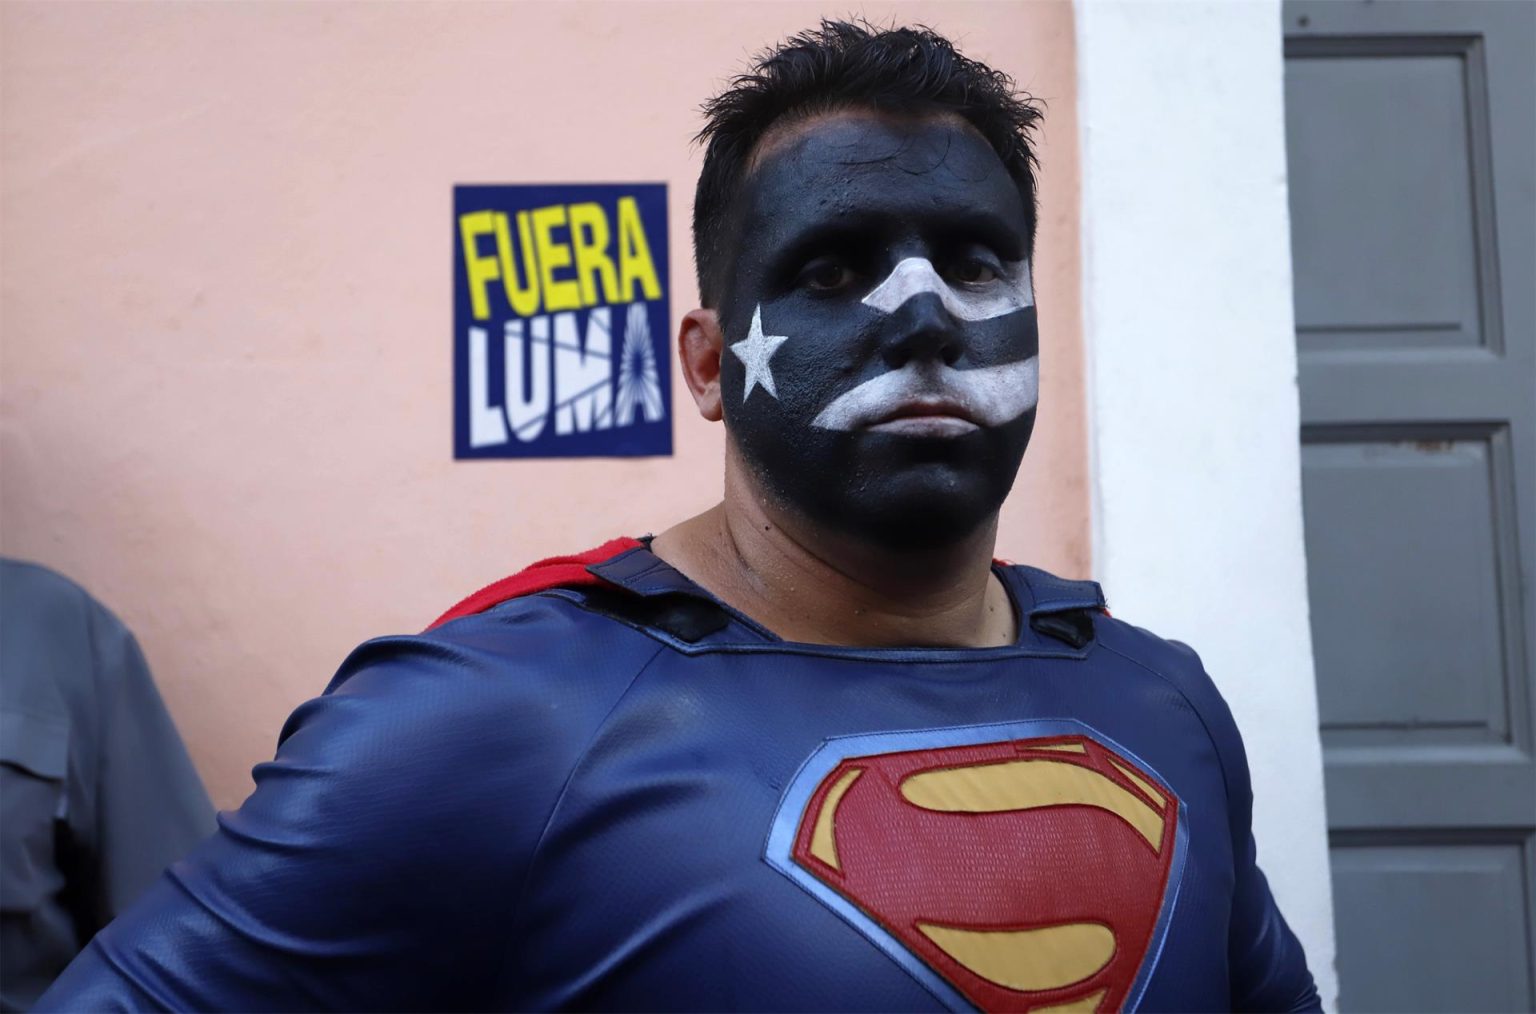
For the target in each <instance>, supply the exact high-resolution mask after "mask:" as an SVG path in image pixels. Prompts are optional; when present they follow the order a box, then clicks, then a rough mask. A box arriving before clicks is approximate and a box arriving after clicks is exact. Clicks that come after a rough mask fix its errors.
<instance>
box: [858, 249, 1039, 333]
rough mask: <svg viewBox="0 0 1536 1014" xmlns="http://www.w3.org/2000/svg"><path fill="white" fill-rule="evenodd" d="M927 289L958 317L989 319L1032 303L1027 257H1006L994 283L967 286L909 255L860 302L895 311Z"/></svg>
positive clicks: (1032, 291) (879, 308)
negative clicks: (970, 287) (1017, 258)
mask: <svg viewBox="0 0 1536 1014" xmlns="http://www.w3.org/2000/svg"><path fill="white" fill-rule="evenodd" d="M929 292H931V293H933V294H934V295H936V296H938V297H939V300H940V302H942V303H943V304H944V309H946V310H948V311H949V312H950V313H951V314H953V315H954V317H955V318H956V319H957V320H970V321H976V320H991V319H992V318H993V317H1001V316H1003V315H1004V314H1007V313H1013V312H1014V311H1016V310H1023V309H1025V308H1026V307H1030V306H1034V305H1035V289H1034V284H1033V283H1032V281H1031V280H1030V276H1029V261H1006V262H1004V263H1003V270H1002V273H1001V275H1000V276H999V278H998V279H997V281H996V282H995V283H994V284H991V285H987V286H985V287H981V288H976V289H969V288H965V287H963V286H962V287H960V288H956V287H955V286H953V285H951V284H949V283H948V282H946V281H945V280H944V279H943V277H942V276H940V275H939V273H938V272H937V271H935V270H934V268H933V264H932V263H930V262H929V260H928V258H926V257H908V258H907V259H906V260H903V261H902V262H901V263H899V264H897V265H896V267H895V268H894V269H893V270H892V271H891V273H890V275H888V276H887V277H886V279H885V281H883V282H881V283H880V284H879V285H877V286H875V288H874V289H873V290H872V291H871V292H870V294H869V295H867V296H865V297H864V300H863V302H864V305H865V306H872V307H874V308H875V309H876V310H879V311H881V312H882V313H895V312H896V310H897V309H899V308H900V307H901V306H902V305H903V304H904V303H906V301H907V300H909V299H911V298H913V297H914V296H920V295H922V294H924V293H929Z"/></svg>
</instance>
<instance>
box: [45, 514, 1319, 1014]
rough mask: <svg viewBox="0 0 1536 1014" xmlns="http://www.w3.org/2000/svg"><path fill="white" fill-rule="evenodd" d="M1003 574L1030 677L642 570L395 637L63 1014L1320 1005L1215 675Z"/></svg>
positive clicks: (1001, 651)
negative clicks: (764, 623) (800, 632)
mask: <svg viewBox="0 0 1536 1014" xmlns="http://www.w3.org/2000/svg"><path fill="white" fill-rule="evenodd" d="M997 573H998V574H999V576H1000V577H1001V579H1002V580H1003V582H1004V583H1005V586H1006V587H1007V589H1008V591H1009V593H1010V595H1011V597H1012V599H1013V601H1014V603H1015V606H1016V608H1017V610H1018V614H1019V619H1020V623H1019V629H1020V635H1019V639H1018V642H1017V643H1016V644H1014V645H1011V646H1008V647H1002V648H992V649H855V648H837V647H825V646H819V645H806V644H796V643H789V642H785V641H782V640H780V639H778V638H777V637H775V636H774V635H773V634H772V633H770V632H768V631H766V630H764V629H762V628H761V627H759V626H757V625H756V624H754V623H753V622H752V621H751V620H750V619H748V618H746V617H744V616H741V615H739V614H736V613H734V612H732V611H730V610H729V609H727V608H725V607H724V606H722V605H721V604H720V603H718V602H717V601H715V600H714V599H713V598H711V597H710V596H709V595H708V594H707V593H706V592H704V591H703V590H702V589H700V588H699V587H698V586H696V585H694V584H692V583H691V582H690V581H688V580H687V579H686V578H685V577H683V576H682V575H681V574H680V573H678V572H677V571H676V570H674V569H673V568H671V567H670V566H668V565H667V564H666V563H664V562H663V561H661V560H660V559H659V558H657V557H656V556H654V555H652V554H651V553H650V552H649V550H648V549H647V548H646V546H644V545H641V544H637V543H633V542H630V543H627V544H626V545H624V546H621V547H619V548H618V551H617V552H615V553H614V554H613V555H611V556H608V557H607V558H606V559H603V560H601V561H599V562H596V563H593V564H592V565H591V567H590V568H589V574H590V575H591V577H589V578H584V579H583V580H582V581H580V582H575V583H570V582H567V583H564V584H557V586H555V587H550V588H545V589H543V590H540V591H537V592H535V593H533V594H521V595H519V596H518V597H514V598H511V599H509V600H507V601H504V602H501V603H500V604H494V605H490V604H489V603H488V602H484V603H481V605H480V606H479V607H477V608H483V611H479V612H470V613H469V614H467V615H461V616H458V617H457V618H452V619H449V620H448V621H447V622H444V623H442V624H441V625H438V626H436V627H435V628H433V629H431V630H430V631H428V632H427V633H425V634H422V635H418V636H401V637H385V638H380V639H377V640H374V641H370V642H368V643H367V644H364V645H362V646H361V647H359V648H358V649H357V650H356V651H355V652H354V653H353V654H352V655H351V657H349V658H348V659H347V661H346V662H345V664H344V665H343V666H342V668H341V670H340V672H339V673H338V674H337V675H336V677H335V679H334V680H333V681H332V683H331V685H330V687H329V688H328V689H327V690H326V692H325V693H324V695H322V696H321V697H319V698H317V699H315V700H313V701H310V702H308V703H306V704H304V705H303V706H302V707H300V708H299V709H298V710H297V711H296V712H295V713H294V714H293V716H292V718H291V719H290V720H289V722H288V724H287V726H286V727H285V728H284V730H283V733H282V738H281V741H280V745H279V748H278V751H277V756H276V759H275V760H273V761H272V762H270V763H267V764H263V765H260V766H259V767H258V768H257V769H256V772H255V776H256V782H257V787H256V791H255V793H254V794H253V795H252V796H251V797H250V798H249V799H248V800H247V801H246V802H245V804H244V805H243V806H242V807H241V808H240V809H239V810H236V811H234V812H230V813H225V814H222V815H221V817H220V830H219V831H218V832H217V833H216V834H215V835H214V836H213V837H212V838H210V839H209V840H208V841H207V842H205V843H204V844H203V845H202V846H201V847H199V848H198V849H197V850H196V851H195V852H193V854H192V855H191V856H190V857H189V858H187V859H186V860H184V861H182V862H180V863H177V864H176V865H175V866H173V867H172V868H171V869H170V870H169V871H168V872H167V874H166V875H165V877H164V878H162V880H161V881H160V883H159V884H157V885H156V886H155V887H154V888H153V889H152V890H151V891H150V893H149V896H148V897H147V898H146V899H145V900H144V901H142V902H141V903H140V904H139V905H138V906H137V907H135V908H134V909H132V910H131V911H130V912H129V913H128V914H127V915H125V916H124V917H123V918H121V919H119V920H118V921H117V922H116V923H114V924H113V925H112V926H110V927H109V928H108V929H107V930H106V931H104V932H103V933H102V934H100V935H99V936H98V937H97V938H96V939H95V941H94V942H93V943H92V944H91V946H90V948H89V949H88V951H87V952H86V953H85V954H84V955H82V957H81V958H80V959H79V960H78V961H77V962H76V963H75V964H74V965H72V966H71V967H70V969H69V970H68V971H67V972H66V973H65V975H64V977H63V978H62V979H61V980H60V981H59V982H58V983H57V984H56V985H55V987H54V989H53V990H52V991H51V992H50V993H48V994H47V996H45V997H44V999H43V1002H42V1005H41V1007H40V1009H45V1010H81V1009H158V1008H174V1009H197V1010H234V1009H242V1010H250V1009H261V1010H277V1009H300V1008H303V1009H369V1010H402V1009H420V1010H426V1009H432V1010H448V1009H475V1010H492V1009H498V1010H514V1009H515V1010H523V1009H580V1010H870V1011H877V1010H878V1011H898V1010H944V1009H953V1010H967V1009H973V1008H982V1009H1009V1010H1032V1011H1037V1012H1041V1011H1049V1012H1055V1011H1067V1010H1095V1009H1099V1010H1109V1009H1132V1008H1134V1009H1141V1010H1184V1011H1191V1010H1247V1009H1271V1010H1302V1009H1318V999H1317V994H1316V991H1315V989H1314V987H1313V983H1312V978H1311V976H1310V974H1309V973H1308V971H1307V967H1306V962H1305V959H1304V957H1303V954H1302V950H1301V947H1300V945H1299V944H1298V942H1297V941H1296V938H1295V937H1294V936H1293V935H1292V933H1291V932H1290V930H1289V929H1288V928H1287V926H1286V924H1285V921H1284V919H1283V918H1282V917H1281V915H1280V912H1279V911H1278V909H1277V908H1276V906H1275V903H1274V900H1273V898H1272V897H1271V895H1270V891H1269V888H1268V885H1267V884H1266V882H1265V880H1264V876H1263V874H1262V873H1261V872H1260V871H1259V868H1258V866H1257V865H1256V862H1255V855H1254V843H1253V838H1252V835H1251V833H1250V820H1251V805H1252V800H1251V792H1250V787H1249V779H1248V768H1247V762H1246V759H1245V757H1244V754H1243V747H1242V742H1241V739H1240V737H1239V735H1238V732H1237V729H1236V727H1235V725H1234V724H1233V721H1232V717H1231V715H1230V713H1229V712H1228V710H1227V707H1226V705H1225V704H1224V703H1223V701H1222V699H1221V696H1220V695H1219V693H1218V692H1217V690H1216V688H1215V687H1214V685H1213V684H1212V683H1211V680H1210V678H1209V677H1208V676H1207V675H1206V673H1205V672H1204V670H1203V669H1202V667H1201V664H1200V661H1199V659H1198V658H1197V657H1196V656H1195V654H1194V653H1193V652H1192V651H1190V650H1189V649H1188V648H1186V647H1184V646H1182V645H1179V644H1175V643H1171V642H1167V641H1163V640H1161V639H1159V638H1157V637H1155V636H1153V635H1151V634H1149V633H1147V632H1146V631H1143V630H1140V629H1137V628H1135V627H1133V626H1131V625H1129V624H1127V623H1124V622H1122V621H1120V620H1118V619H1112V618H1110V617H1109V616H1108V615H1107V614H1105V613H1104V612H1103V611H1102V607H1103V598H1102V595H1101V593H1100V591H1099V588H1098V586H1097V585H1095V584H1092V583H1090V582H1072V581H1064V580H1061V579H1058V578H1055V577H1052V576H1051V575H1049V574H1046V573H1045V572H1043V571H1039V570H1035V569H1032V568H1027V567H999V568H998V571H997ZM596 579H601V583H598V582H597V581H596ZM494 597H495V596H491V598H494ZM487 605H488V606H489V607H488V608H484V607H485V606H487Z"/></svg>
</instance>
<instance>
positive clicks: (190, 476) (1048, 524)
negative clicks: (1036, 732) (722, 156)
mask: <svg viewBox="0 0 1536 1014" xmlns="http://www.w3.org/2000/svg"><path fill="white" fill-rule="evenodd" d="M848 6H849V7H854V6H856V5H848ZM837 9H838V10H839V11H842V10H844V9H847V8H846V7H839V8H837ZM828 10H830V8H828V7H827V6H826V5H824V4H801V3H793V4H791V3H786V4H767V3H710V4H704V3H654V4H653V3H565V4H502V5H495V4H452V3H381V4H343V3H310V4H294V3H229V4H187V3H105V4H90V3H68V4H53V3H30V2H7V3H3V4H0V89H3V91H0V120H3V145H4V147H3V160H0V172H3V183H0V187H3V190H0V195H3V203H0V284H3V288H0V300H3V302H0V550H3V552H5V553H6V554H9V555H12V556H19V557H24V558H30V559H33V560H37V561H40V562H43V563H46V564H48V565H50V566H53V567H55V568H57V569H59V570H61V571H63V572H65V573H66V574H69V575H70V576H72V577H74V578H76V579H77V580H79V581H81V582H82V583H84V584H85V585H86V586H87V587H89V588H90V589H91V590H92V591H93V592H95V593H96V594H97V595H98V596H99V597H101V598H102V599H103V600H105V601H106V602H108V603H109V604H110V605H111V606H112V607H113V608H114V609H116V610H117V611H118V613H119V614H120V615H121V616H122V617H123V618H124V619H125V620H126V621H127V622H128V623H129V625H130V626H132V627H133V628H134V629H135V630H136V631H137V632H138V634H139V637H140V639H141V641H142V642H143V644H144V646H145V650H146V652H147V653H148V656H149V659H150V661H151V663H152V665H153V666H154V669H155V671H156V673H157V676H158V678H159V680H160V683H161V686H162V688H163V690H164V693H165V695H166V697H167V699H168V701H169V703H170V705H171V708H172V711H173V712H174V713H175V715H176V717H177V719H178V721H179V723H180V725H181V728H182V730H183V733H184V735H185V737H186V739H187V741H188V745H189V746H190V748H191V750H192V753H193V756H194V757H195V758H196V760H197V762H198V764H199V765H200V767H201V769H202V771H203V773H204V775H205V777H206V779H207V780H208V783H209V786H210V789H211V790H212V792H213V795H214V798H215V801H216V802H217V803H218V804H219V805H221V806H232V805H235V804H236V803H238V802H239V800H240V799H241V798H242V797H243V796H244V795H245V793H246V792H247V790H248V788H249V785H250V781H249V775H248V769H249V768H250V766H251V765H252V764H253V763H255V762H257V761H259V760H262V759H264V758H267V757H269V756H270V755H271V752H272V748H273V745H274V743H275V740H276V735H277V731H278V729H279V727H280V725H281V723H282V720H283V718H284V717H285V716H286V715H287V713H288V712H289V711H290V710H291V709H292V708H293V707H294V706H295V705H297V704H298V703H299V702H301V701H302V700H304V699H305V698H307V697H310V696H312V695H314V694H316V693H318V692H319V691H320V690H321V689H322V688H323V687H324V686H325V683H326V681H327V679H328V678H329V676H330V674H331V672H332V671H333V670H334V669H335V667H336V665H337V663H338V662H339V661H340V660H341V659H342V658H343V657H344V656H345V654H346V652H347V651H348V650H349V648H350V647H351V646H352V645H353V644H355V643H356V642H358V641H361V640H363V639H365V638H367V637H369V636H372V635H375V634H379V633H384V632H390V631H400V630H415V629H419V628H420V627H421V626H423V625H424V624H425V623H427V622H428V621H429V620H431V619H432V618H433V617H434V616H435V615H436V614H437V613H438V612H439V611H440V610H441V609H443V608H445V607H446V606H447V605H449V604H451V603H452V602H453V601H455V600H456V599H457V598H459V597H460V596H461V595H462V594H464V593H467V592H468V591H470V590H473V589H474V588H476V587H478V586H480V585H481V584H484V583H486V582H487V581H490V580H492V579H494V578H497V577H499V576H501V575H503V574H504V573H506V572H508V571H510V570H513V569H516V568H517V567H518V566H519V565H520V564H521V563H523V562H526V561H528V560H530V559H533V558H536V557H538V556H541V555H547V554H549V553H551V552H557V551H565V550H572V549H579V548H583V547H585V546H587V545H591V544H594V543H596V542H598V541H601V540H602V539H604V538H606V537H608V536H610V535H613V534H615V533H619V532H629V533H640V532H644V531H647V530H652V529H658V528H662V527H665V526H666V525H667V524H668V523H669V522H671V521H673V520H675V519H677V518H680V517H682V516H684V515H686V514H688V513H690V512H694V511H698V510H700V509H702V508H704V507H706V506H708V505H709V504H710V503H712V502H713V501H714V500H715V499H716V497H717V493H718V489H719V470H720V466H719V462H720V457H721V434H720V430H719V429H718V428H717V427H711V426H710V425H708V424H706V423H704V422H703V421H701V420H700V419H699V418H698V417H697V416H696V415H694V414H693V410H692V405H691V403H688V402H687V395H686V393H685V392H684V390H683V387H682V384H681V383H680V381H678V380H674V385H673V386H674V392H676V393H677V394H678V395H680V400H678V401H676V402H675V408H676V423H675V432H676V455H675V457H673V458H671V459H651V460H639V461H613V460H586V461H581V460H575V461H529V462H458V463H456V462H454V461H453V460H452V459H451V450H450V448H451V436H450V433H451V431H450V423H451V419H450V404H451V384H452V377H451V365H450V359H449V349H450V338H451V314H452V310H451V293H450V275H449V269H450V256H451V248H450V245H449V244H450V237H451V232H450V229H451V221H450V199H451V188H452V186H453V184H454V183H456V182H518V181H541V182H542V181H569V182H600V181H642V180H665V181H667V182H668V183H670V185H671V186H670V195H669V196H670V203H671V249H672V280H671V281H672V307H673V312H674V315H676V314H678V313H680V312H681V311H682V310H684V309H686V308H687V307H689V306H691V305H692V301H693V299H694V286H693V283H692V281H691V278H690V262H689V256H690V255H689V243H688V232H687V222H688V215H689V208H690V203H691V196H692V187H693V180H694V177H695V174H696V172H697V168H698V164H699V153H698V152H697V151H696V150H695V149H693V148H692V147H691V146H690V144H689V138H690V136H691V135H692V133H693V132H694V131H695V130H696V129H697V126H698V115H697V106H698V104H699V102H700V101H701V100H703V99H704V98H705V97H706V96H707V95H708V94H710V92H711V91H712V90H714V89H715V88H717V87H718V85H719V84H720V83H721V81H722V79H723V78H724V77H725V76H726V75H727V74H729V73H731V72H733V71H734V70H736V69H738V68H739V66H740V65H741V63H742V61H743V59H744V58H745V57H746V56H747V55H748V54H749V53H750V52H752V51H754V50H756V49H757V48H759V47H761V46H762V45H764V44H767V43H768V42H770V41H772V40H774V39H776V38H779V37H781V36H782V35H784V34H785V33H787V32H789V31H792V30H794V29H797V28H800V27H803V26H806V25H808V24H810V23H812V22H813V20H814V19H815V18H816V17H817V16H819V15H820V14H821V13H823V12H825V11H828ZM863 10H864V12H865V13H867V14H868V15H870V16H871V17H874V18H877V19H888V18H890V17H892V16H895V17H896V18H899V19H900V20H903V21H916V20H921V21H925V22H928V23H931V24H932V25H934V27H936V28H939V29H940V30H943V31H946V32H949V33H951V34H952V35H954V36H956V37H958V38H959V39H960V40H962V42H963V43H964V44H965V46H966V48H967V50H968V51H969V52H970V53H972V54H973V55H975V56H978V57H981V58H983V59H985V60H988V61H992V62H995V63H996V64H997V65H998V66H1000V67H1003V68H1005V69H1007V70H1008V71H1010V72H1012V73H1013V74H1015V75H1016V76H1017V77H1018V78H1019V81H1020V83H1021V85H1022V86H1023V87H1025V88H1026V89H1027V90H1029V91H1030V92H1032V93H1034V94H1036V95H1038V96H1041V97H1043V98H1045V99H1047V100H1048V101H1049V103H1050V112H1049V117H1048V119H1047V121H1046V128H1045V132H1044V145H1043V148H1042V153H1041V155H1042V160H1043V162H1044V165H1045V177H1044V191H1043V206H1044V215H1043V222H1042V229H1041V239H1040V256H1039V259H1038V265H1037V270H1036V279H1037V282H1036V284H1037V285H1038V287H1039V291H1040V298H1041V312H1042V330H1043V333H1044V341H1045V350H1044V357H1043V358H1044V362H1045V378H1044V385H1045V388H1044V399H1043V409H1042V416H1041V420H1040V424H1039V428H1038V430H1037V436H1036V438H1035V444H1034V446H1033V448H1032V450H1031V452H1030V455H1029V458H1028V460H1027V461H1026V464H1025V469H1024V476H1023V479H1022V481H1021V483H1020V485H1019V488H1018V490H1017V492H1016V493H1015V495H1014V497H1013V499H1012V501H1011V502H1010V504H1009V506H1008V508H1007V510H1006V511H1005V516H1004V530H1003V536H1002V544H1001V552H1002V553H1003V554H1005V555H1008V556H1011V557H1014V558H1019V559H1027V560H1030V561H1033V562H1037V563H1039V564H1041V565H1043V566H1046V567H1050V568H1053V569H1057V570H1060V571H1063V572H1066V573H1068V574H1073V575H1082V574H1085V573H1086V572H1087V569H1088V544H1089V529H1088V522H1087V513H1088V507H1087V503H1088V501H1087V482H1086V474H1087V455H1086V439H1085V435H1084V406H1083V394H1082V367H1081V356H1080V352H1079V342H1080V334H1081V320H1080V318H1081V313H1080V309H1079V304H1078V299H1079V296H1078V292H1079V286H1078V275H1077V272H1078V260H1079V257H1078V234H1077V224H1076V223H1077V218H1078V169H1077V141H1076V138H1077V123H1076V109H1075V106H1076V102H1075V94H1074V91H1075V70H1074V64H1073V26H1072V10H1071V8H1070V6H1069V5H1068V4H1067V3H1064V2H1030V3H979V4H971V3H913V4H906V5H876V4H871V5H867V6H865V7H864V8H863Z"/></svg>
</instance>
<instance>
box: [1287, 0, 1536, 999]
mask: <svg viewBox="0 0 1536 1014" xmlns="http://www.w3.org/2000/svg"><path fill="white" fill-rule="evenodd" d="M1283 17H1284V20H1285V32H1286V103H1287V108H1286V125H1287V134H1288V150H1289V160H1290V173H1289V187H1290V196H1291V220H1292V221H1291V228H1292V258H1293V263H1294V277H1295V286H1296V331H1297V335H1296V341H1297V350H1298V361H1299V366H1300V371H1299V372H1300V376H1299V381H1300V387H1301V392H1300V393H1301V410H1302V413H1301V414H1302V434H1301V439H1302V445H1303V446H1302V488H1303V501H1304V509H1305V516H1306V537H1307V538H1306V542H1307V567H1308V587H1309V593H1310V597H1311V613H1312V635H1313V643H1314V648H1315V652H1316V663H1317V665H1316V668H1317V678H1318V702H1319V710H1320V720H1321V725H1322V730H1321V731H1322V739H1323V751H1324V767H1325V772H1326V777H1327V789H1328V823H1329V830H1330V838H1331V846H1332V851H1331V854H1332V867H1333V877H1334V907H1335V911H1336V913H1337V916H1336V918H1337V930H1338V953H1339V978H1340V1006H1341V1007H1342V1008H1343V1009H1346V1010H1520V1009H1526V1010H1529V1009H1532V1005H1533V1003H1536V950H1533V941H1536V931H1533V919H1536V762H1533V759H1532V727H1533V706H1536V705H1533V700H1536V694H1533V685H1536V669H1533V657H1532V646H1533V644H1536V595H1533V594H1532V575H1533V573H1536V564H1533V554H1532V549H1533V542H1536V526H1533V522H1536V485H1533V484H1536V283H1533V281H1532V280H1533V279H1536V60H1533V50H1536V4H1531V3H1502V2H1489V3H1485V2H1477V0H1469V2H1393V0H1385V2H1384V0H1376V2H1369V0H1367V2H1355V0H1339V2H1333V0H1324V2H1313V0H1290V2H1287V3H1285V4H1284V8H1283Z"/></svg>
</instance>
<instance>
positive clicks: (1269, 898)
mask: <svg viewBox="0 0 1536 1014" xmlns="http://www.w3.org/2000/svg"><path fill="white" fill-rule="evenodd" d="M1234 845H1235V846H1239V847H1238V849H1237V851H1236V853H1235V858H1236V861H1237V883H1236V884H1235V885H1234V888H1233V896H1232V926H1231V930H1230V935H1229V936H1228V947H1227V954H1228V957H1227V961H1228V964H1229V965H1230V968H1231V976H1232V1009H1233V1010H1234V1011H1250V1010H1253V1011H1259V1010H1264V1011H1320V1010H1322V1009H1323V1008H1322V1001H1321V1000H1319V999H1318V995H1317V986H1316V985H1315V984H1314V983H1313V981H1312V973H1311V972H1310V971H1308V969H1307V956H1306V954H1304V953H1303V952H1302V948H1301V942H1300V941H1299V940H1297V939H1296V934H1294V933H1292V932H1291V928H1290V926H1288V925H1286V922H1285V917H1284V916H1282V915H1281V914H1280V909H1279V906H1277V905H1276V904H1275V899H1274V895H1272V894H1271V893H1270V891H1269V881H1268V880H1266V879H1265V877H1264V872H1263V871H1262V870H1260V869H1259V866H1258V863H1257V862H1255V860H1254V851H1255V847H1254V841H1253V833H1252V831H1249V832H1248V833H1247V834H1246V835H1245V836H1244V838H1243V840H1242V841H1239V842H1235V843H1234Z"/></svg>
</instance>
